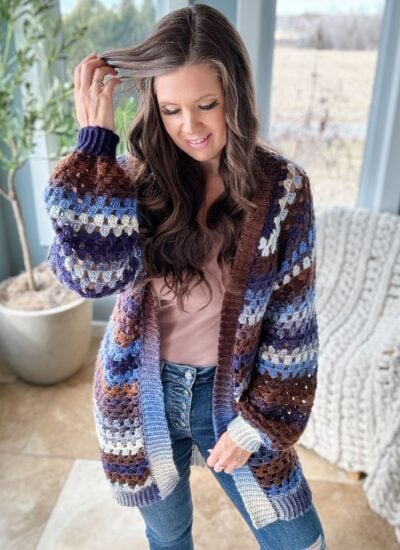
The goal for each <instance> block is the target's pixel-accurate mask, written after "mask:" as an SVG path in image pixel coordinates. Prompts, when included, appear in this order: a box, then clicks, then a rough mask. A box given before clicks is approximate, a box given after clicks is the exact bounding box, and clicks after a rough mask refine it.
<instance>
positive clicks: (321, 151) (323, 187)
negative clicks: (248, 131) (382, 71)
mask: <svg viewBox="0 0 400 550" xmlns="http://www.w3.org/2000/svg"><path fill="white" fill-rule="evenodd" d="M376 60H377V52H376V51H375V50H369V51H344V50H316V49H295V48H287V47H276V49H275V57H274V68H273V85H272V101H271V120H270V136H269V140H268V141H269V142H270V143H271V144H272V145H273V146H275V147H277V148H278V149H280V150H281V151H282V152H283V153H284V154H285V155H287V156H288V157H290V158H291V159H293V160H294V161H296V162H298V163H299V164H300V165H301V166H303V168H304V169H305V170H306V172H307V173H308V175H309V177H310V181H311V183H312V186H313V191H314V198H315V207H316V210H317V211H318V210H319V209H320V208H324V207H327V206H332V205H341V206H350V207H354V206H355V205H356V201H357V195H358V185H359V177H360V170H361V165H362V158H363V149H364V142H365V136H366V128H367V123H368V117H369V109H370V103H371V97H372V88H373V81H374V77H375V67H376Z"/></svg>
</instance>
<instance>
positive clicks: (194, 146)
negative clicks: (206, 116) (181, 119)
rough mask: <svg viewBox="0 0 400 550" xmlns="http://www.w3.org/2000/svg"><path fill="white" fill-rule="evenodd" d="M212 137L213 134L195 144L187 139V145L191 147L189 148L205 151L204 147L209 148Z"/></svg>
mask: <svg viewBox="0 0 400 550" xmlns="http://www.w3.org/2000/svg"><path fill="white" fill-rule="evenodd" d="M210 136H211V134H208V136H207V137H206V138H205V139H203V140H202V141H200V142H193V141H189V140H188V139H187V140H186V143H187V144H188V145H189V147H192V149H204V147H207V145H208V143H209V141H210ZM195 141H196V140H195Z"/></svg>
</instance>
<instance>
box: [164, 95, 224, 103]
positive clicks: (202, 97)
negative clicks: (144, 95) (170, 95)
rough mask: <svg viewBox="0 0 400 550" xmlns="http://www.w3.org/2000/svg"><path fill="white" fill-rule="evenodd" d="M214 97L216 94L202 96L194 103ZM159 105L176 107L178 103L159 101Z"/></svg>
mask: <svg viewBox="0 0 400 550" xmlns="http://www.w3.org/2000/svg"><path fill="white" fill-rule="evenodd" d="M216 95H218V94H216V93H215V94H206V95H202V96H201V97H199V98H198V99H196V100H195V101H194V103H196V102H197V101H200V99H204V98H205V97H210V96H216ZM159 105H178V103H174V102H173V101H159Z"/></svg>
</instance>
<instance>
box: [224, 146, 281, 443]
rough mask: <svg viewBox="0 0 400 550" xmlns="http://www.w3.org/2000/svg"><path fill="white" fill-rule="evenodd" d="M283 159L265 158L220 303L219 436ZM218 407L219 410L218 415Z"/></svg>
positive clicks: (233, 406)
mask: <svg viewBox="0 0 400 550" xmlns="http://www.w3.org/2000/svg"><path fill="white" fill-rule="evenodd" d="M282 160H284V159H277V158H275V157H272V158H271V159H269V161H267V166H266V167H265V174H266V177H265V181H263V183H262V184H261V185H260V188H259V190H258V192H257V193H256V195H255V197H254V199H253V201H254V202H255V203H256V204H257V209H256V210H255V212H253V214H252V217H251V219H250V220H249V222H248V224H247V225H245V226H244V227H243V230H242V232H241V234H240V235H239V239H238V244H237V248H236V253H235V256H234V259H233V264H232V270H231V278H230V281H229V284H228V286H227V288H226V290H225V295H224V298H223V302H222V308H221V318H220V332H219V338H218V361H217V367H216V371H215V379H214V389H213V416H214V419H216V418H219V419H222V422H220V425H216V426H214V429H215V430H216V434H215V435H216V437H217V438H219V437H220V436H221V435H222V433H223V432H224V431H225V429H226V423H228V422H229V421H230V420H231V417H229V418H227V417H226V407H227V404H228V403H229V402H230V403H231V406H230V408H231V410H232V411H234V410H235V402H234V399H233V384H234V375H233V373H231V369H232V355H233V350H234V345H235V333H236V328H237V320H238V318H239V314H240V311H241V307H242V303H243V299H244V292H245V288H246V282H247V277H248V275H249V272H250V267H251V262H252V260H253V256H254V255H255V254H256V253H257V245H258V242H259V240H260V237H261V232H262V229H263V226H264V224H265V221H266V218H267V211H268V207H270V208H272V207H273V205H274V202H275V201H274V198H275V196H276V193H278V191H279V185H278V180H279V177H278V174H279V171H280V169H281V166H282V164H281V161H282ZM271 168H272V170H271ZM217 410H220V412H219V413H218V414H217Z"/></svg>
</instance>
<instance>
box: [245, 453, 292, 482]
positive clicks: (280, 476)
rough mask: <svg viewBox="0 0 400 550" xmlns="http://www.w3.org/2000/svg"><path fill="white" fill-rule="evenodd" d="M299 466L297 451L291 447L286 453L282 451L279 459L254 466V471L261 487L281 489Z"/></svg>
mask: <svg viewBox="0 0 400 550" xmlns="http://www.w3.org/2000/svg"><path fill="white" fill-rule="evenodd" d="M298 464H299V457H298V455H297V453H296V450H295V449H294V447H289V448H288V449H286V450H285V451H281V453H279V457H277V458H274V459H272V460H271V461H270V462H268V463H265V462H264V463H263V462H260V463H259V464H258V465H253V466H252V470H253V473H254V475H255V476H256V478H257V479H258V480H259V481H260V484H261V486H262V487H263V488H265V489H267V488H270V487H271V485H272V484H274V485H276V486H278V487H279V486H280V485H281V484H282V482H283V481H287V479H288V478H289V477H290V475H291V474H292V472H293V471H294V470H295V468H296V467H297V465H298Z"/></svg>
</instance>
